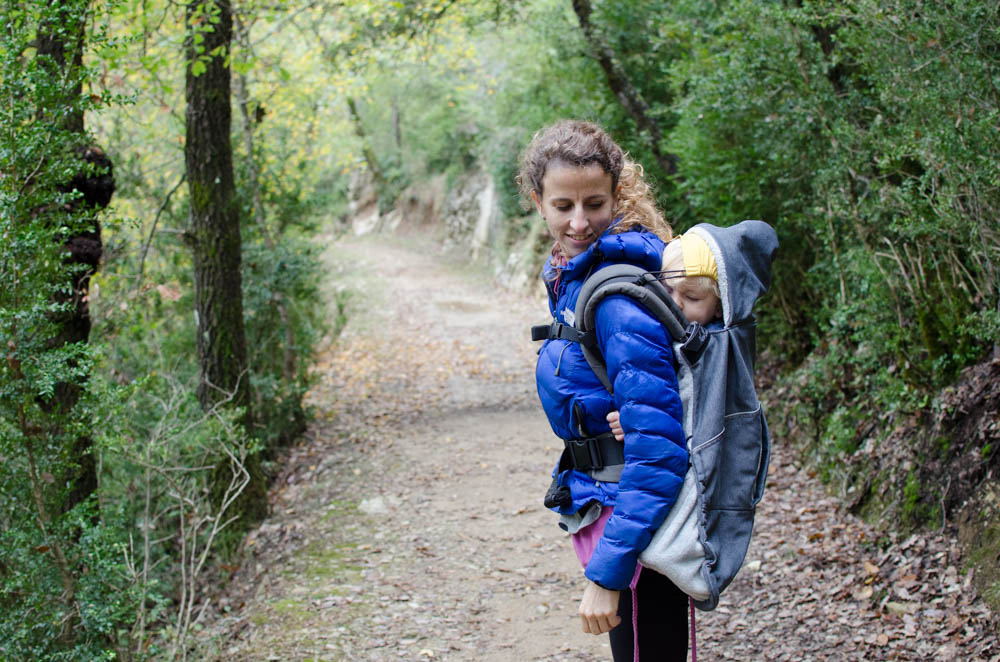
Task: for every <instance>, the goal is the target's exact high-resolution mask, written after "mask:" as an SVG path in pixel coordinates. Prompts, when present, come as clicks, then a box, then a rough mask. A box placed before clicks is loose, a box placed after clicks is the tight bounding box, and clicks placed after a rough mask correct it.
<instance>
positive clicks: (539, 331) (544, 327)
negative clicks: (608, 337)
mask: <svg viewBox="0 0 1000 662" xmlns="http://www.w3.org/2000/svg"><path fill="white" fill-rule="evenodd" d="M531 339H532V340H568V341H570V342H577V343H580V344H581V345H586V346H588V347H590V346H593V345H596V341H595V340H594V335H593V334H592V333H588V332H585V331H580V330H579V329H577V328H576V327H575V326H571V325H569V324H563V323H562V322H558V321H556V320H553V321H552V323H551V324H540V325H538V326H533V327H531Z"/></svg>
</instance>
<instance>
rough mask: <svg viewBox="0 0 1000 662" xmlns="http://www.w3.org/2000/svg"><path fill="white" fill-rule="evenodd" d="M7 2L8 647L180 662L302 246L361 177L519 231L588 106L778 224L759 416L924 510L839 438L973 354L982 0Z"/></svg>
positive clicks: (315, 267) (282, 331)
mask: <svg viewBox="0 0 1000 662" xmlns="http://www.w3.org/2000/svg"><path fill="white" fill-rule="evenodd" d="M3 26H4V27H3V29H4V40H5V47H4V49H3V51H2V53H0V57H2V67H3V68H2V72H0V92H2V96H3V103H2V107H3V108H4V112H3V113H0V134H2V146H0V223H2V228H3V229H2V232H3V237H4V241H3V242H0V255H2V265H0V279H2V283H0V342H2V344H3V348H4V352H5V358H4V360H3V362H2V363H0V379H2V381H0V395H2V400H0V401H2V405H0V407H2V411H3V418H2V424H0V458H2V459H3V460H4V461H3V462H2V463H0V502H2V504H3V506H2V513H3V515H2V517H0V606H2V613H3V617H2V619H0V642H2V643H0V656H3V657H5V658H11V659H38V660H42V659H97V658H101V659H108V658H113V657H119V658H123V659H125V658H128V659H132V658H135V659H139V658H144V657H149V658H157V659H160V658H163V657H175V658H178V657H181V658H182V657H184V656H185V654H186V650H187V646H188V640H187V633H188V631H189V629H190V627H191V626H192V623H193V622H194V621H195V620H196V618H197V613H198V609H200V608H202V606H203V605H202V604H201V603H199V602H198V599H199V598H198V596H197V594H196V592H195V591H194V587H195V585H196V582H198V581H201V580H202V579H203V578H205V577H211V578H212V580H213V581H214V580H218V579H219V578H220V577H222V576H224V574H225V573H224V571H222V570H220V568H222V567H223V566H225V565H226V561H227V560H228V561H231V562H233V563H238V555H239V544H240V540H241V539H242V535H243V533H244V532H245V530H246V529H247V527H249V526H252V524H253V522H254V521H256V520H257V519H259V518H260V517H261V516H262V515H263V513H264V506H265V502H264V501H263V498H264V492H263V489H264V482H265V481H266V477H267V475H268V472H269V470H270V469H272V468H273V462H274V459H275V457H276V454H277V452H278V451H279V450H280V448H281V447H282V446H283V445H284V444H287V443H289V442H291V441H292V440H294V439H295V438H296V437H297V435H299V434H301V432H302V431H303V430H304V427H305V425H306V422H307V421H308V415H309V413H308V410H307V407H306V406H305V404H304V400H303V398H304V395H305V393H306V391H307V390H308V388H309V384H310V381H309V371H308V368H309V365H310V362H311V360H312V357H313V355H314V352H315V348H316V347H317V346H318V344H319V342H320V341H321V339H322V338H323V336H324V334H326V333H327V329H328V328H330V325H331V323H332V322H331V321H328V320H326V319H325V315H326V313H325V312H324V311H325V301H324V297H323V296H322V294H323V292H322V289H323V288H324V287H326V286H327V282H326V281H327V279H328V276H327V275H326V274H324V273H323V267H322V266H321V264H322V263H321V262H320V259H319V250H320V249H321V248H322V245H321V244H322V240H321V239H320V238H321V237H324V238H328V237H331V236H335V235H336V234H337V233H338V232H343V231H347V230H348V229H349V228H348V224H347V219H346V214H347V212H348V209H349V204H350V198H349V193H350V192H351V190H352V186H354V185H355V184H356V182H357V179H358V174H359V173H368V174H369V175H370V176H371V177H372V179H373V181H374V182H375V187H376V190H375V193H376V195H377V196H378V206H379V208H380V209H382V210H383V211H388V210H390V209H392V208H393V207H395V206H396V205H397V203H398V202H400V197H401V196H403V195H404V194H405V192H407V191H414V190H421V189H422V188H425V187H427V186H428V182H429V181H431V180H432V179H433V178H435V177H438V178H441V177H443V178H444V180H445V182H446V185H448V186H450V185H452V184H454V182H456V181H458V180H459V179H460V178H462V177H463V176H464V175H466V174H468V173H470V172H483V173H486V174H487V175H488V176H489V178H490V179H491V180H492V183H493V186H494V187H495V189H496V191H497V192H498V194H499V208H500V213H501V216H502V218H503V224H502V233H501V237H500V242H499V244H498V245H497V246H495V247H494V252H493V254H492V256H491V259H492V260H494V261H495V262H496V263H497V264H502V263H504V261H505V259H506V255H505V253H504V252H505V251H506V250H512V247H514V246H515V245H517V244H519V243H523V242H524V241H526V240H529V239H531V238H535V240H537V238H538V237H540V236H541V235H542V233H541V232H540V228H539V227H538V222H537V219H535V218H534V217H533V216H532V215H527V214H525V213H524V212H523V211H522V209H521V207H520V205H519V201H518V199H517V196H516V190H515V187H514V184H513V175H514V173H515V171H516V168H517V158H518V154H519V152H520V150H521V149H522V147H523V146H524V145H525V144H526V143H527V141H528V140H529V138H530V136H531V134H532V133H533V132H534V131H536V130H537V129H539V128H540V127H542V126H544V125H545V124H548V123H550V122H552V121H554V120H555V119H558V118H561V117H580V118H584V119H590V120H594V121H597V122H599V123H601V124H602V125H603V126H605V127H606V128H607V129H608V130H609V131H610V132H611V134H612V135H613V136H614V137H615V138H616V139H618V140H619V142H621V143H622V144H623V145H624V146H625V147H626V148H627V149H628V150H629V151H630V152H631V153H632V155H633V156H634V157H635V158H636V159H637V160H638V161H639V162H641V163H642V164H643V165H644V166H645V168H646V171H647V173H648V175H649V176H650V178H651V179H652V180H653V181H654V182H655V183H656V185H657V194H658V197H659V200H660V202H661V204H662V206H663V207H664V209H665V210H667V212H668V216H669V217H670V218H671V219H672V220H673V222H674V225H675V227H676V229H677V230H681V231H682V230H684V229H686V228H687V227H690V226H691V225H693V224H694V223H697V222H701V221H708V222H712V223H717V224H729V223H734V222H737V221H739V220H741V219H744V218H759V219H763V220H766V221H768V222H770V223H771V224H773V225H774V226H775V227H776V228H777V230H778V233H779V236H780V239H781V251H780V255H779V260H778V261H777V262H776V265H775V268H776V272H775V279H774V285H773V288H772V291H771V293H770V294H769V295H768V297H767V298H766V299H765V300H764V301H763V302H762V306H761V308H760V310H759V318H760V329H761V343H760V347H761V350H762V352H761V353H762V365H763V366H765V367H766V371H765V372H766V374H767V375H769V378H768V383H769V385H770V386H771V387H772V388H773V390H774V393H776V394H778V395H776V396H775V397H774V398H773V399H772V400H771V401H770V403H769V404H770V407H771V410H772V411H774V412H775V414H774V421H775V423H776V429H777V430H778V431H779V432H781V433H784V437H783V439H782V440H783V441H784V440H787V441H789V442H791V441H792V440H794V443H796V444H798V445H799V447H800V449H801V450H802V452H803V453H804V454H805V455H806V456H808V457H811V458H812V459H813V460H814V461H815V462H816V463H817V466H818V467H819V468H820V471H821V475H823V476H825V477H827V478H828V479H830V480H831V481H832V485H834V487H835V488H838V486H839V488H840V489H843V490H846V489H847V488H848V486H850V487H851V489H856V492H855V493H854V494H853V496H851V497H850V498H851V499H853V500H854V501H855V502H856V503H863V502H867V501H869V500H871V499H872V498H874V496H875V493H876V492H877V491H878V490H881V492H880V494H881V495H882V496H881V498H883V499H888V500H889V501H890V502H898V504H903V505H901V506H899V509H904V508H903V506H905V503H904V502H905V501H906V500H907V499H909V500H911V501H914V500H915V502H914V503H917V502H919V503H922V504H924V505H926V506H927V508H926V509H924V510H920V509H917V510H914V509H912V508H911V509H910V511H908V512H911V513H912V512H923V513H924V515H925V517H924V520H923V521H925V522H926V521H934V519H935V518H937V519H940V514H941V513H939V512H935V511H934V510H933V508H932V507H931V505H933V504H937V503H944V501H945V500H944V499H943V496H946V495H942V494H941V493H940V492H939V491H935V490H938V489H939V487H936V486H935V485H934V484H933V481H921V480H919V479H920V475H919V472H917V470H909V473H906V472H903V478H904V479H905V481H904V482H905V484H906V486H909V487H910V489H909V490H904V489H903V488H902V487H901V488H900V489H899V490H896V491H893V490H888V491H886V488H885V485H884V482H885V481H883V484H882V485H881V486H880V485H879V484H878V481H875V483H874V484H873V483H872V481H868V482H867V483H866V482H865V481H864V480H859V478H858V476H859V475H860V473H859V472H861V471H863V470H864V471H868V470H869V469H870V467H867V466H865V467H864V468H862V467H861V466H860V465H858V466H855V465H853V464H851V463H850V462H847V463H845V462H844V459H845V458H849V457H857V453H858V452H859V448H861V446H862V445H863V444H866V443H867V444H872V443H875V444H877V443H878V442H879V441H880V440H882V439H884V438H886V436H887V435H888V434H889V433H890V431H891V430H893V429H894V428H895V427H897V426H898V424H899V423H900V422H901V421H905V420H911V419H912V420H919V419H920V417H921V416H926V415H931V414H933V412H934V411H935V407H939V408H940V406H939V404H935V403H938V402H939V400H938V395H939V394H940V393H943V392H946V391H947V389H948V388H949V386H950V385H952V384H954V383H955V381H956V380H957V379H959V378H960V376H961V374H962V370H963V369H966V368H968V367H970V366H974V365H976V364H978V363H981V362H983V361H985V360H987V359H989V358H990V357H991V356H992V355H995V354H996V353H997V346H996V343H997V338H998V337H1000V294H998V292H1000V248H998V246H1000V220H998V219H1000V161H998V159H997V158H996V155H997V154H1000V131H998V110H1000V93H998V85H1000V78H998V75H1000V74H998V71H1000V16H998V9H997V7H996V4H995V3H989V2H984V1H981V0H976V1H974V0H966V1H963V2H954V3H925V2H918V1H917V0H893V1H891V2H875V1H874V0H856V1H854V2H850V3H843V2H830V1H827V0H814V1H806V0H785V1H784V2H764V1H757V0H753V1H746V2H739V3H736V2H702V1H700V0H679V1H675V2H665V1H660V0H636V1H635V2H629V3H619V2H610V1H608V0H589V1H588V2H582V1H581V2H577V1H575V0H574V1H571V0H518V1H517V2H500V1H499V0H450V1H446V0H412V1H407V2H375V1H361V0H350V1H348V2H323V1H312V2H307V1H302V2H299V1H296V0H280V1H278V2H268V3H261V2H257V1H256V0H246V1H243V2H233V3H223V2H199V1H197V0H193V1H192V2H187V3H183V4H178V3H170V2H165V1H161V0H143V1H142V2H138V1H136V0H116V1H115V2H110V3H94V4H90V3H87V2H85V1H83V0H81V1H80V2H75V3H74V2H71V3H49V2H45V1H42V0H38V1H37V2H27V3H23V2H10V1H5V2H4V4H3ZM209 104H212V105H209ZM211 108H214V110H212V109H211ZM223 115H225V116H226V117H227V118H228V117H231V118H232V120H234V121H229V120H228V119H227V121H225V122H223V121H222V120H223V119H224V118H223ZM198 127H202V129H199V130H196V129H197V128H198ZM199 131H201V132H200V133H199ZM212 141H214V142H212ZM227 149H228V150H229V151H230V154H229V155H228V156H227V155H225V154H224V152H225V151H226V150H227ZM94 150H97V151H94ZM226 159H229V161H230V164H228V165H227V163H226ZM112 165H113V169H112ZM210 168H211V170H210ZM352 180H353V181H354V182H355V184H352ZM92 191H93V192H95V195H96V194H97V193H96V192H98V191H103V194H101V197H99V198H98V197H91V193H92ZM112 191H114V197H113V198H112V197H111V192H112ZM109 201H110V202H111V204H110V206H108V203H109ZM543 253H544V250H541V249H539V250H537V251H536V263H534V264H533V265H532V266H531V267H530V268H529V271H536V270H537V268H538V266H540V263H538V262H537V260H540V259H541V257H540V256H541V255H542V254H543ZM206 288H208V289H206ZM220 293H221V294H220ZM219 304H224V305H225V311H223V310H222V309H217V308H213V307H212V306H215V305H219ZM193 311H196V312H197V314H193ZM217 315H219V317H217ZM223 320H224V321H223ZM219 324H221V325H222V326H215V325H219ZM215 329H224V332H219V331H217V330H215ZM240 336H242V339H241V338H240ZM222 341H225V343H229V344H226V345H219V344H213V343H218V342H222ZM213 361H214V363H213ZM215 368H218V369H219V371H216V370H215ZM220 371H221V372H220ZM914 417H916V418H914ZM939 437H941V438H939V439H937V440H936V442H935V443H936V446H934V448H935V449H936V450H934V453H936V455H935V457H938V459H941V460H942V461H945V460H947V459H948V458H951V457H957V456H958V455H961V454H966V455H967V454H968V453H969V452H973V453H977V454H978V455H977V457H978V458H979V460H978V462H979V464H978V465H977V469H976V472H978V473H976V472H973V473H976V475H979V476H982V475H986V474H987V473H988V470H989V469H990V468H991V467H995V465H996V463H997V461H998V460H997V458H998V454H997V451H996V448H994V447H992V446H991V444H990V443H989V442H988V441H985V442H984V441H982V440H971V439H965V438H957V437H956V438H952V437H948V435H947V434H943V435H939ZM942 439H944V441H942ZM977 444H978V446H977ZM972 446H976V447H975V448H972ZM924 450H925V449H923V448H920V447H916V446H915V450H914V451H913V452H914V457H919V456H920V454H921V453H924ZM845 467H847V468H845ZM851 467H854V468H851ZM852 472H853V473H852ZM915 472H916V473H915ZM886 475H888V474H886ZM886 480H888V479H886ZM889 482H891V481H889ZM913 485H917V486H918V487H919V486H921V485H923V487H922V488H920V489H917V493H916V496H915V497H914V492H913V489H912V486H913ZM921 489H923V492H921ZM893 500H895V501H893ZM898 504H897V505H898ZM911 505H913V504H911ZM234 517H235V519H234ZM908 521H909V523H910V525H920V523H921V521H922V520H920V519H919V518H918V519H913V518H910V520H908Z"/></svg>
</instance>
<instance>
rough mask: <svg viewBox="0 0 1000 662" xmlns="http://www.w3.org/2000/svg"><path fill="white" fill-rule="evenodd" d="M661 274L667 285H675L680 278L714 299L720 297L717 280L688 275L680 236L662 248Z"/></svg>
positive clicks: (709, 277)
mask: <svg viewBox="0 0 1000 662" xmlns="http://www.w3.org/2000/svg"><path fill="white" fill-rule="evenodd" d="M661 268H662V269H663V275H662V277H661V279H662V280H664V281H665V282H666V283H667V284H668V285H672V286H673V285H675V284H676V283H677V282H678V280H677V279H680V278H683V279H684V283H685V284H686V285H688V286H689V287H693V288H695V289H696V290H698V291H700V292H711V293H712V294H713V295H715V298H716V299H722V292H721V290H719V282H718V281H717V280H715V279H714V278H712V277H711V276H688V275H687V274H688V269H687V267H686V266H685V264H684V250H683V248H682V242H681V238H680V237H677V238H676V239H674V240H673V241H671V242H670V243H668V244H667V246H666V248H664V249H663V266H662V267H661Z"/></svg>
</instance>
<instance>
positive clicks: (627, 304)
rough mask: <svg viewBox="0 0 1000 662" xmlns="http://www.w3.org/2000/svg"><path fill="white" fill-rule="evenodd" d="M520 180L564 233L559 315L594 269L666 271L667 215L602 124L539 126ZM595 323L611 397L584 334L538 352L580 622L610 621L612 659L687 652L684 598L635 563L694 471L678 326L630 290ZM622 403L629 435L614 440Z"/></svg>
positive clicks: (548, 268)
mask: <svg viewBox="0 0 1000 662" xmlns="http://www.w3.org/2000/svg"><path fill="white" fill-rule="evenodd" d="M517 181H518V185H519V187H520V189H521V192H522V194H523V195H524V197H525V198H526V199H529V198H530V200H531V201H532V203H533V204H534V206H535V208H536V209H537V210H538V213H539V214H541V216H542V218H544V219H545V222H546V224H547V226H548V229H549V232H550V233H551V235H552V237H553V239H554V240H555V245H554V246H553V249H552V255H551V257H550V259H549V260H548V261H547V263H546V265H545V267H544V269H543V278H544V280H545V284H546V286H547V288H548V292H549V307H550V310H551V312H552V315H553V318H554V320H555V321H556V322H559V323H563V324H566V325H568V326H572V325H573V311H574V308H575V305H576V299H577V296H578V294H579V292H580V287H581V285H582V284H583V281H584V280H585V279H586V277H587V276H588V275H589V274H590V273H592V272H593V271H594V270H596V269H600V268H602V267H605V266H607V265H609V264H613V263H621V262H625V263H630V264H634V265H637V266H640V267H643V268H645V269H647V270H650V271H658V270H659V269H660V267H661V260H662V254H663V248H664V242H665V241H668V240H669V239H670V238H671V236H672V232H671V229H670V226H669V225H668V224H667V223H666V221H665V220H664V219H663V216H662V214H660V212H659V211H658V210H657V208H656V206H655V204H654V203H653V201H652V197H651V195H650V190H649V186H648V185H647V184H646V183H645V181H644V180H643V177H642V170H641V168H640V167H639V166H638V165H637V164H635V163H633V162H631V161H630V160H629V158H628V157H627V155H626V154H625V153H624V152H623V151H622V149H621V147H619V146H618V145H617V144H616V143H615V142H614V141H613V140H612V139H611V138H610V137H609V136H608V135H607V134H606V133H605V132H604V131H603V130H601V129H600V128H599V127H598V126H596V125H594V124H590V123H586V122H579V121H569V120H564V121H560V122H557V123H556V124H554V125H552V126H550V127H548V128H546V129H543V130H542V131H539V132H538V133H537V134H535V136H534V138H533V139H532V141H531V143H530V145H529V146H528V147H527V149H526V150H525V153H524V155H523V156H522V160H521V168H520V172H519V174H518V177H517ZM596 333H597V341H598V343H599V344H600V348H601V353H602V354H603V356H604V357H605V359H606V361H607V367H608V376H609V378H610V379H611V382H612V384H613V386H614V390H613V392H614V395H612V394H611V393H609V392H608V391H607V389H605V388H604V387H603V386H602V385H601V382H600V381H599V380H598V379H597V376H596V375H595V374H594V372H593V371H592V370H591V368H590V366H589V365H588V364H587V362H586V360H585V359H584V357H583V354H582V352H581V350H580V346H579V344H578V343H576V342H571V341H569V340H564V339H562V338H560V337H558V335H559V334H558V333H556V334H554V335H555V336H556V337H550V338H549V339H548V340H546V342H545V344H544V345H543V346H542V348H541V350H540V352H539V356H538V363H537V367H536V381H537V386H538V394H539V398H540V399H541V402H542V406H543V408H544V409H545V413H546V415H547V417H548V419H549V422H550V424H551V426H552V429H553V431H554V432H555V433H556V434H557V435H558V436H560V437H562V438H563V439H564V440H565V441H567V442H572V443H568V444H567V449H568V450H567V451H566V452H564V454H563V457H562V458H561V460H560V464H559V466H558V467H557V468H556V470H555V472H553V488H552V489H551V490H550V494H549V495H547V499H546V505H550V506H552V507H553V508H554V509H555V510H556V511H557V512H559V513H560V515H561V516H562V517H561V519H560V526H562V527H563V528H564V529H566V530H567V531H569V532H571V533H572V534H573V546H574V548H575V550H576V553H577V556H578V557H579V558H580V561H581V563H582V564H583V565H584V567H585V575H586V576H587V578H588V579H589V580H590V583H588V585H587V587H586V589H585V591H584V594H583V598H582V600H581V602H580V609H579V611H580V617H581V621H582V626H583V631H584V632H589V633H592V634H602V633H604V632H610V639H611V649H612V654H613V656H614V660H615V662H623V661H626V660H629V661H638V659H639V658H640V656H641V657H642V658H643V659H644V660H646V662H649V661H650V660H684V659H686V656H687V604H688V601H687V596H685V595H684V594H683V593H682V592H681V591H680V590H679V589H677V588H676V587H675V586H674V585H673V584H672V583H671V582H670V581H669V580H668V579H666V578H665V577H663V576H662V575H659V574H658V573H655V572H653V571H651V570H648V569H643V568H642V567H641V566H640V565H639V563H638V557H639V553H640V552H641V551H642V550H643V549H645V547H646V545H647V544H648V543H649V540H650V537H651V536H652V534H653V532H654V531H655V530H656V528H657V527H658V526H659V525H660V523H661V522H662V521H663V519H664V518H665V517H666V514H667V512H668V511H669V509H670V507H671V505H672V504H673V502H674V500H675V499H676V497H677V494H678V492H679V490H680V487H681V484H682V483H683V480H684V474H685V471H686V469H687V451H686V450H685V447H684V439H685V438H684V433H683V430H682V428H681V420H682V417H681V401H680V397H679V396H678V393H677V378H676V376H675V374H674V364H673V353H672V350H671V343H670V338H669V336H668V334H667V332H666V330H665V329H664V328H663V327H662V325H660V324H659V323H658V322H657V321H656V320H655V319H654V318H653V317H652V316H651V315H650V314H649V313H648V312H647V311H646V310H645V309H644V308H642V307H641V306H640V305H638V304H637V303H635V302H634V301H633V300H631V299H629V298H626V297H622V296H612V297H608V298H607V299H605V300H604V301H602V302H601V304H600V306H599V308H598V311H597V317H596ZM614 410H617V411H618V412H619V413H620V424H621V426H622V428H623V429H624V431H625V442H624V445H623V446H622V444H618V445H617V446H614V445H612V444H613V437H611V440H612V441H609V439H608V437H610V436H611V435H610V433H608V430H609V428H608V422H607V416H608V414H609V413H611V412H612V411H614ZM595 435H596V436H595ZM592 447H596V448H599V449H600V451H599V453H598V456H597V457H599V458H600V457H603V458H604V460H601V461H598V462H596V463H595V462H591V461H588V460H586V459H583V458H582V456H581V454H580V453H579V452H574V450H573V449H581V448H592ZM583 455H587V453H583ZM589 457H594V456H593V453H591V454H590V455H589ZM605 460H606V461H605ZM616 481H617V482H616Z"/></svg>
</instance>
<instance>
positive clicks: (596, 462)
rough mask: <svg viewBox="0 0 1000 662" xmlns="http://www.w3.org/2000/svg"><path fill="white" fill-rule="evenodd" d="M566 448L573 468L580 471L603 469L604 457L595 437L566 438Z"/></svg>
mask: <svg viewBox="0 0 1000 662" xmlns="http://www.w3.org/2000/svg"><path fill="white" fill-rule="evenodd" d="M566 449H567V450H568V451H569V456H570V460H571V461H572V463H573V468H574V469H577V470H580V471H588V470H590V469H603V468H604V457H603V456H602V455H601V447H600V445H599V444H598V443H597V438H596V437H588V438H587V439H567V440H566Z"/></svg>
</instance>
